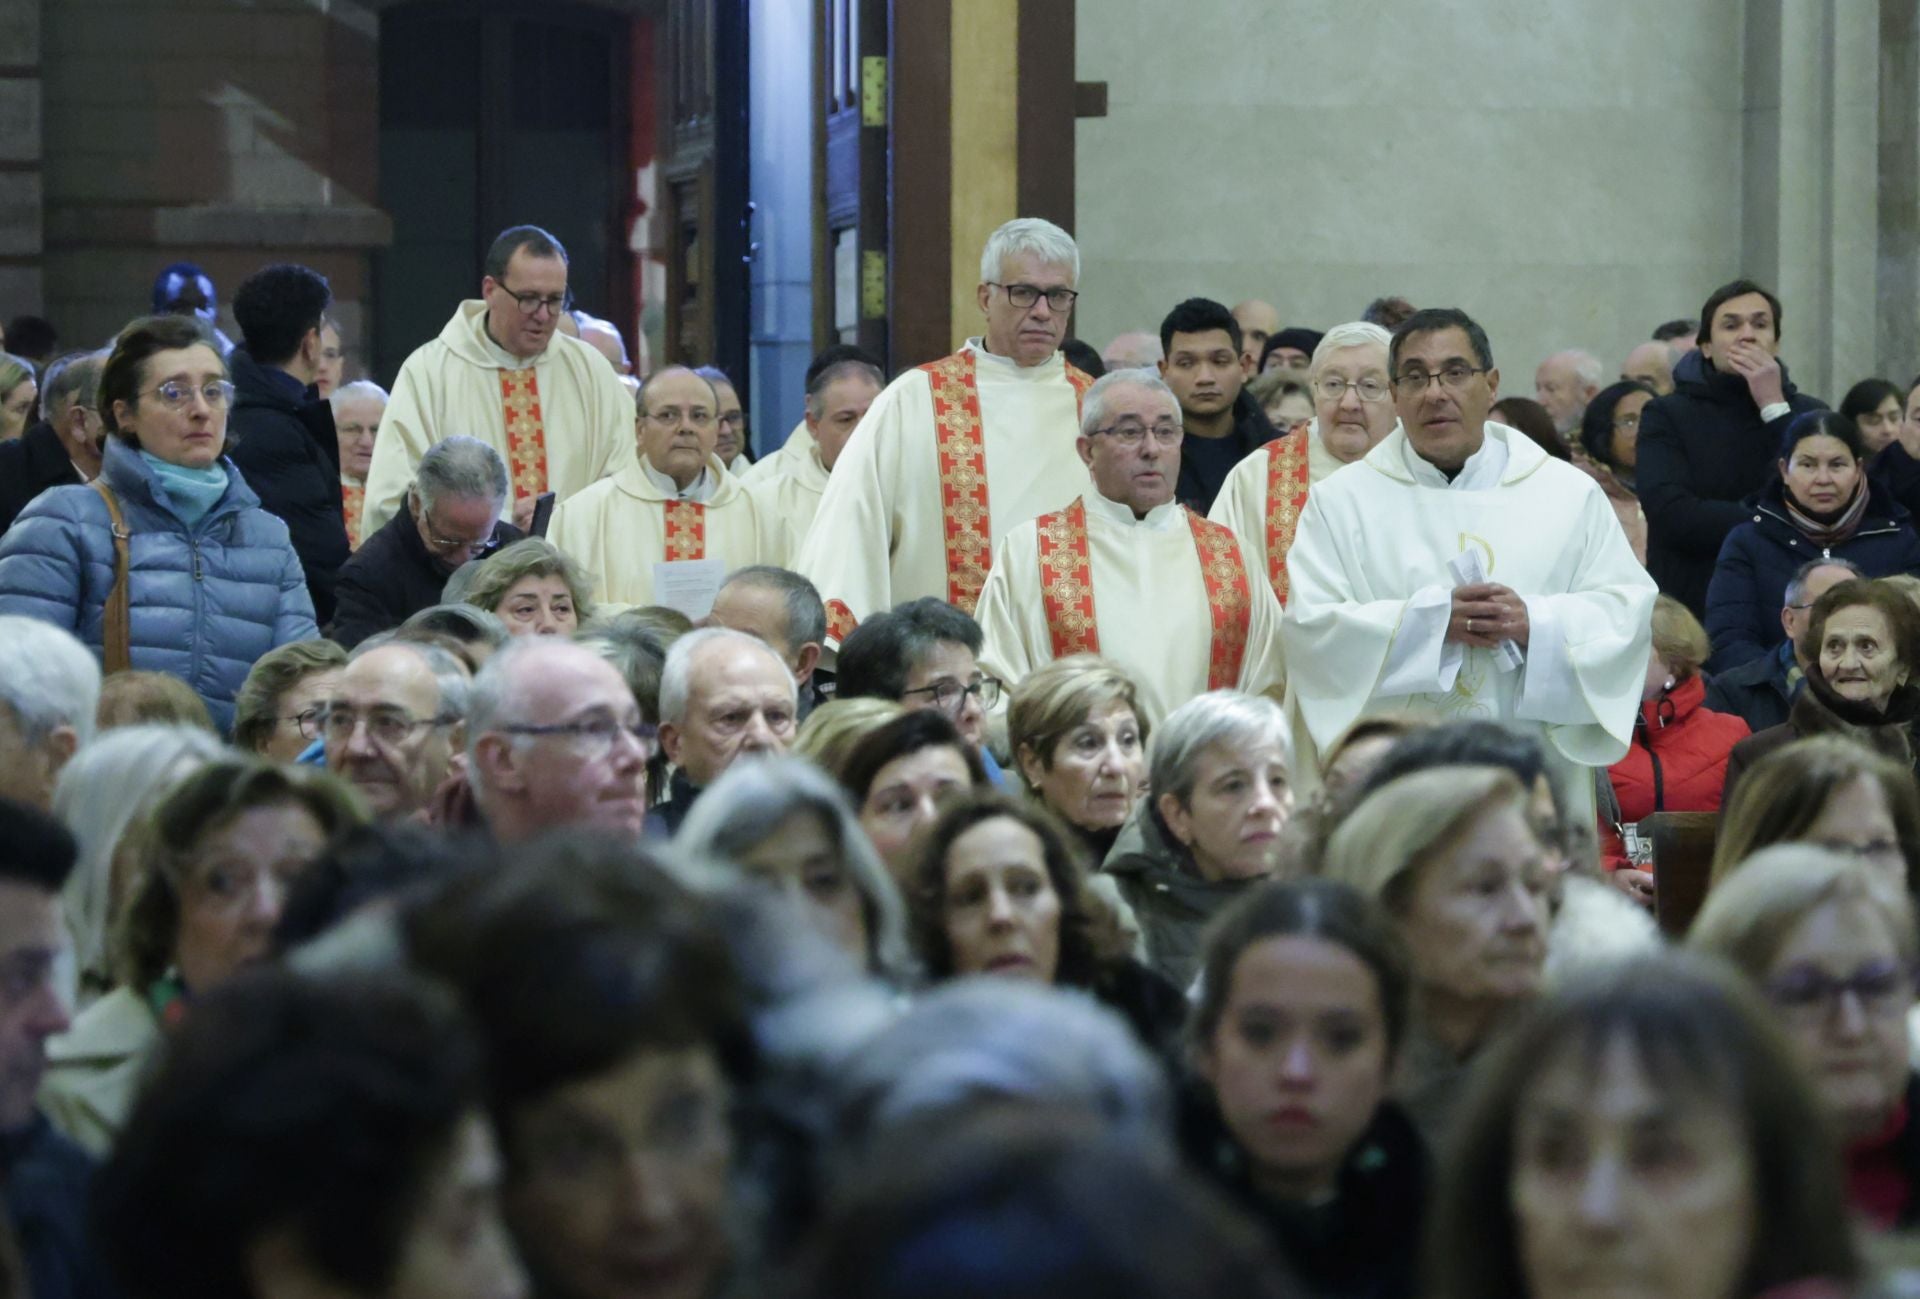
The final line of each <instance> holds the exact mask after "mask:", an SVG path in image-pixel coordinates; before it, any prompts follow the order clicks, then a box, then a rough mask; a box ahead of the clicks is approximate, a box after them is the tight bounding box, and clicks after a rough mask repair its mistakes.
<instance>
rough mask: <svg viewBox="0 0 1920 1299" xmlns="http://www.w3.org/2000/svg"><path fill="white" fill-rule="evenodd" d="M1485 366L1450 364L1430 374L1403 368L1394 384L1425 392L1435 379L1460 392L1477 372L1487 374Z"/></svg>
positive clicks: (1412, 390) (1450, 390)
mask: <svg viewBox="0 0 1920 1299" xmlns="http://www.w3.org/2000/svg"><path fill="white" fill-rule="evenodd" d="M1485 373H1486V369H1485V367H1480V366H1471V365H1449V366H1444V367H1442V368H1441V369H1438V370H1435V371H1434V372H1433V373H1432V374H1428V373H1427V372H1426V371H1425V370H1421V369H1418V368H1416V369H1412V370H1402V371H1401V372H1400V373H1399V374H1398V375H1396V376H1394V380H1393V386H1394V387H1396V388H1399V389H1401V390H1402V391H1405V392H1425V391H1426V390H1427V388H1428V386H1429V385H1431V384H1432V383H1433V381H1434V380H1435V379H1438V380H1439V381H1440V386H1441V387H1442V388H1445V389H1446V390H1447V391H1448V392H1459V391H1461V390H1462V389H1463V388H1465V387H1466V386H1467V384H1468V383H1469V382H1471V381H1472V379H1473V376H1474V375H1476V374H1485Z"/></svg>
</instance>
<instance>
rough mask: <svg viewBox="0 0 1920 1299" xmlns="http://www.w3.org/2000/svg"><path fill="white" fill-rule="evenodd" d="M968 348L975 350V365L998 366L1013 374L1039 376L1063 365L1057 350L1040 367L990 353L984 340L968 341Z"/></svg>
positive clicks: (970, 339) (974, 339)
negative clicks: (1022, 363)
mask: <svg viewBox="0 0 1920 1299" xmlns="http://www.w3.org/2000/svg"><path fill="white" fill-rule="evenodd" d="M967 346H968V347H969V348H971V349H972V350H973V357H974V362H975V364H977V365H997V366H999V367H1000V368H1001V369H1002V370H1005V371H1007V372H1008V373H1011V374H1020V375H1038V374H1042V373H1044V372H1045V371H1047V370H1048V369H1056V370H1057V369H1059V368H1060V364H1061V361H1060V352H1059V350H1058V349H1057V348H1056V349H1055V350H1054V352H1053V353H1052V354H1051V355H1050V356H1048V357H1047V359H1046V360H1044V361H1042V362H1040V363H1039V364H1038V365H1021V364H1020V363H1019V362H1018V361H1016V360H1014V359H1013V358H1012V357H1010V356H1001V355H1000V354H999V353H997V352H989V351H988V350H987V340H986V339H984V338H969V339H968V340H967Z"/></svg>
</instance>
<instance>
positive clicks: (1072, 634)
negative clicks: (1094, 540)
mask: <svg viewBox="0 0 1920 1299" xmlns="http://www.w3.org/2000/svg"><path fill="white" fill-rule="evenodd" d="M1182 513H1184V514H1185V515H1186V516H1187V527H1188V528H1189V529H1190V530H1191V531H1192V533H1193V548H1194V551H1195V553H1196V555H1197V556H1198V558H1199V560H1200V580H1201V582H1202V584H1203V585H1204V586H1205V587H1206V591H1207V615H1208V618H1209V620H1210V621H1211V623H1212V645H1211V647H1210V648H1209V650H1208V652H1207V689H1209V690H1227V689H1231V688H1232V687H1233V686H1234V685H1235V684H1237V683H1238V682H1239V680H1240V664H1241V661H1242V660H1243V659H1245V658H1246V653H1247V629H1248V627H1249V625H1250V624H1251V623H1252V621H1253V593H1252V591H1251V590H1249V589H1248V586H1247V570H1246V566H1245V564H1244V562H1243V561H1242V559H1241V555H1240V543H1239V542H1238V541H1236V540H1235V539H1234V535H1233V532H1232V530H1231V529H1228V528H1226V527H1223V526H1222V525H1220V524H1218V523H1210V522H1208V521H1207V520H1206V519H1204V518H1202V517H1200V516H1199V515H1198V514H1195V513H1194V512H1193V511H1192V510H1183V511H1182ZM1035 525H1036V526H1037V527H1038V529H1039V541H1040V601H1041V606H1042V609H1043V611H1044V613H1045V615H1046V619H1047V639H1048V641H1049V642H1050V643H1051V647H1052V650H1053V656H1054V657H1055V658H1064V657H1066V656H1067V655H1069V654H1098V653H1099V652H1100V624H1099V620H1098V618H1097V617H1096V616H1095V614H1094V607H1093V568H1092V560H1091V554H1090V551H1089V549H1088V545H1087V507H1086V504H1085V503H1084V502H1083V501H1081V500H1078V499H1076V500H1075V501H1074V503H1073V504H1072V505H1069V506H1068V507H1067V508H1066V509H1064V510H1056V511H1054V512H1053V513H1052V514H1043V515H1041V516H1040V517H1039V518H1038V519H1037V520H1035Z"/></svg>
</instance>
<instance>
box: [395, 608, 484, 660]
mask: <svg viewBox="0 0 1920 1299" xmlns="http://www.w3.org/2000/svg"><path fill="white" fill-rule="evenodd" d="M400 630H401V631H435V632H439V633H440V634H441V635H443V636H451V637H453V638H454V639H455V640H457V641H463V642H465V643H466V644H469V645H485V646H487V647H488V648H489V649H496V650H497V649H499V648H500V647H501V646H503V645H505V644H506V643H507V641H508V640H509V639H510V638H511V637H512V633H511V632H509V631H508V630H507V624H505V623H504V622H501V621H500V615H499V614H496V613H488V612H487V611H486V610H485V609H482V608H481V607H480V606H479V605H476V604H430V605H428V606H427V607H426V608H424V609H418V610H415V611H414V612H413V613H411V614H409V615H408V616H407V620H406V621H405V622H403V623H401V624H400Z"/></svg>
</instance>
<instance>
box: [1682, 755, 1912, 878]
mask: <svg viewBox="0 0 1920 1299" xmlns="http://www.w3.org/2000/svg"><path fill="white" fill-rule="evenodd" d="M1862 776H1868V777H1871V778H1872V779H1873V780H1874V781H1876V782H1877V783H1878V784H1879V786H1880V789H1881V792H1882V793H1883V794H1884V795H1885V796H1886V800H1887V809H1888V810H1889V811H1890V812H1891V813H1892V814H1893V825H1894V830H1895V832H1896V833H1897V834H1898V835H1899V837H1900V853H1901V856H1902V857H1904V858H1905V859H1906V875H1907V882H1908V887H1909V888H1911V887H1912V885H1913V880H1914V863H1915V860H1916V858H1917V857H1920V793H1916V792H1915V789H1914V783H1913V776H1912V774H1911V773H1910V772H1908V770H1907V769H1906V768H1905V767H1903V766H1901V765H1900V764H1899V763H1896V762H1894V761H1893V760H1892V759H1890V758H1885V757H1882V756H1881V755H1879V754H1877V753H1875V752H1873V751H1872V750H1871V749H1868V748H1865V747H1863V746H1861V745H1859V744H1856V743H1854V742H1853V741H1852V740H1846V739H1842V738H1840V737H1839V736H1837V735H1817V736H1813V737H1811V738H1809V739H1805V740H1795V741H1794V742H1793V743H1792V744H1789V745H1786V746H1784V747H1783V748H1780V749H1776V750H1775V751H1774V752H1772V753H1769V754H1768V755H1767V756H1766V757H1764V758H1762V759H1761V760H1760V761H1759V762H1757V763H1755V764H1754V766H1753V769H1752V770H1751V771H1749V772H1747V773H1746V774H1745V775H1744V776H1742V777H1741V778H1740V783H1739V784H1738V785H1737V786H1735V787H1734V791H1733V797H1732V798H1731V799H1729V800H1728V801H1727V802H1726V804H1725V805H1724V806H1723V807H1722V808H1721V809H1720V835H1719V839H1718V841H1717V842H1715V844H1714V845H1713V870H1712V875H1711V881H1710V885H1709V886H1710V887H1716V888H1717V887H1718V886H1719V884H1720V882H1721V881H1722V880H1724V879H1726V878H1727V877H1728V876H1729V875H1731V874H1733V873H1734V872H1735V871H1736V870H1738V869H1740V866H1741V863H1743V862H1745V861H1746V860H1747V859H1748V858H1749V857H1751V856H1753V855H1754V854H1755V853H1757V852H1759V851H1760V849H1762V848H1766V847H1769V846H1771V845H1773V844H1776V843H1793V842H1795V841H1797V840H1798V839H1799V838H1800V836H1802V835H1804V834H1805V833H1806V832H1807V830H1808V828H1809V827H1811V826H1812V825H1813V823H1814V822H1815V821H1817V820H1819V819H1820V813H1821V810H1822V809H1824V808H1825V807H1826V805H1827V800H1828V799H1830V798H1832V797H1833V794H1834V791H1835V790H1837V789H1839V788H1840V787H1841V786H1842V785H1846V784H1850V783H1852V782H1853V781H1855V780H1857V779H1859V778H1860V777H1862Z"/></svg>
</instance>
